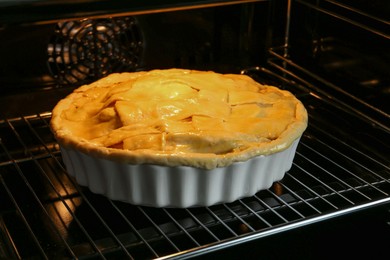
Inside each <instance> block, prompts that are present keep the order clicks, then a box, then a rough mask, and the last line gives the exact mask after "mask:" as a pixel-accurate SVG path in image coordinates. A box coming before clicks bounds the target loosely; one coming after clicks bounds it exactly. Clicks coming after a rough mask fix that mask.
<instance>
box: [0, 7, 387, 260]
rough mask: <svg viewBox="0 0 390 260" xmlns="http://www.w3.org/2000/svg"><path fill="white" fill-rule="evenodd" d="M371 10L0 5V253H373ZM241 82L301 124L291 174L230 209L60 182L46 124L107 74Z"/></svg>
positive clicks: (379, 97)
mask: <svg viewBox="0 0 390 260" xmlns="http://www.w3.org/2000/svg"><path fill="white" fill-rule="evenodd" d="M389 15H390V5H389V4H388V3H387V1H379V0H375V1H366V0H359V1H344V0H244V1H234V0H233V1H212V0H194V1H174V0H163V1H158V3H157V2H156V1H142V2H141V1H104V0H85V1H66V0H60V1H42V0H33V1H1V2H0V39H1V41H0V92H1V95H0V258H2V259H68V258H69V259H118V258H119V259H154V258H160V259H186V258H202V259H208V258H210V259H211V258H216V257H224V258H228V259H236V258H239V257H241V258H260V257H263V258H265V259H281V258H290V259H291V258H299V259H318V258H320V259H321V258H324V259H333V258H338V257H358V258H361V257H363V258H364V257H372V258H376V257H381V256H382V257H383V256H384V255H386V254H387V255H388V254H389V253H388V250H387V246H388V244H389V242H390V241H389V240H390V226H389V222H390V197H389V194H390V145H389V140H390V138H389V137H390V124H389V122H390V120H389V119H390V116H389V113H390V107H389V97H390V34H389V32H390V25H389V24H390V23H389ZM172 67H176V68H188V69H199V70H214V71H217V72H222V73H225V72H226V73H244V74H247V75H249V76H251V77H253V78H254V79H255V80H257V81H259V82H261V83H266V84H272V85H275V86H278V87H280V88H282V89H286V90H289V91H290V92H292V93H293V94H294V95H296V96H297V97H298V98H299V99H300V100H301V101H302V102H303V103H304V105H305V107H306V108H307V111H308V114H309V126H308V128H307V130H306V131H305V133H304V135H303V137H302V138H301V142H300V144H299V146H298V149H297V154H296V156H295V158H294V162H293V167H292V168H291V170H289V171H288V172H287V173H286V175H285V177H284V178H283V179H282V180H280V181H278V182H275V183H274V184H273V186H272V187H271V188H270V189H267V190H263V191H260V192H258V193H257V194H256V195H255V196H252V197H248V198H244V199H240V200H237V201H235V202H232V203H227V204H219V205H214V206H210V207H194V208H185V209H177V208H152V207H144V206H135V205H131V204H128V203H124V202H119V201H114V200H109V199H107V198H106V197H104V196H102V195H97V194H94V193H92V192H91V191H90V190H89V189H88V188H86V187H83V186H80V185H78V184H77V183H76V181H75V180H74V179H73V178H72V177H70V176H69V175H68V173H67V172H66V169H65V167H64V164H63V161H62V157H61V152H60V150H59V146H58V144H57V143H56V141H55V139H54V137H53V135H52V132H51V130H50V128H49V122H50V119H51V111H52V108H53V107H54V105H55V104H56V103H57V102H58V101H59V100H60V99H61V98H63V97H65V96H66V95H67V94H68V93H70V92H71V91H72V90H73V89H75V88H76V87H78V86H80V85H82V84H85V83H88V82H92V81H94V80H97V79H99V78H101V77H103V76H105V75H108V74H110V73H113V72H120V71H141V70H149V69H155V68H172Z"/></svg>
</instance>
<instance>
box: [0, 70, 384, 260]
mask: <svg viewBox="0 0 390 260" xmlns="http://www.w3.org/2000/svg"><path fill="white" fill-rule="evenodd" d="M257 71H267V70H266V69H260V70H257ZM297 79H299V78H298V77H296V78H295V80H297ZM303 82H304V81H303V80H302V81H301V82H299V83H297V82H295V81H293V80H290V81H289V80H286V81H285V82H283V81H281V83H280V84H279V85H280V86H281V87H283V88H286V89H289V90H291V91H292V92H294V93H295V94H296V95H297V96H298V97H299V98H300V100H302V102H303V103H304V105H305V106H306V108H307V110H308V113H309V126H308V129H307V130H306V132H305V133H304V135H303V137H302V139H301V142H300V144H299V146H298V149H297V154H296V157H295V159H294V163H293V167H292V168H291V170H290V171H289V172H288V173H286V175H285V177H284V178H283V179H282V180H281V181H279V182H276V183H275V184H274V185H273V187H272V188H270V189H268V190H264V191H260V192H258V193H257V194H256V195H255V196H253V197H249V198H245V199H241V200H238V201H236V202H233V203H228V204H221V205H215V206H211V207H199V208H188V209H173V208H165V209H164V208H163V209H158V208H149V207H141V206H134V205H129V204H126V203H123V202H118V201H111V200H109V199H107V198H105V197H104V196H101V195H96V194H93V193H91V192H90V191H89V190H88V189H87V188H85V187H80V186H79V185H77V184H76V182H75V181H74V180H73V179H72V178H71V177H70V176H69V175H68V174H67V173H66V170H65V168H64V165H63V163H62V159H61V154H60V151H59V147H58V145H57V143H56V141H55V140H54V138H53V135H52V133H51V131H50V128H49V121H50V117H51V114H50V112H47V113H39V114H34V115H28V116H20V117H17V118H8V119H3V120H1V121H0V201H1V204H0V234H1V235H0V258H21V259H24V258H46V259H52V258H76V259H96V258H101V259H104V258H130V259H131V258H132V259H150V258H187V257H188V258H189V257H194V256H200V255H204V254H206V253H210V252H213V251H216V250H219V249H223V248H226V247H227V246H231V245H238V244H243V243H246V242H248V241H253V240H256V239H259V238H262V237H267V236H270V235H272V234H277V233H281V232H285V231H287V230H290V229H296V228H298V227H302V226H307V225H309V224H311V223H314V222H318V221H324V220H326V219H332V218H335V217H338V216H341V215H348V213H350V212H354V211H358V210H361V209H364V208H372V207H374V206H376V205H380V204H384V203H389V201H390V196H389V194H390V167H389V165H390V161H389V157H388V154H389V147H388V144H387V143H386V140H388V132H387V131H386V129H385V128H382V127H381V126H380V125H376V124H373V122H372V121H370V120H368V119H367V117H364V116H361V115H360V114H356V113H355V112H354V111H351V110H348V107H345V106H341V105H340V104H338V102H334V100H332V99H331V98H329V96H322V95H321V94H319V93H316V92H315V91H314V90H313V89H310V88H309V87H307V86H305V85H302V83H303Z"/></svg>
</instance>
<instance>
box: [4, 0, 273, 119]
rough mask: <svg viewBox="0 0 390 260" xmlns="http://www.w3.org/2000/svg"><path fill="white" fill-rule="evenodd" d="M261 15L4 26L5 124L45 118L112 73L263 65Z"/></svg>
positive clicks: (198, 13) (250, 11)
mask: <svg viewBox="0 0 390 260" xmlns="http://www.w3.org/2000/svg"><path fill="white" fill-rule="evenodd" d="M267 9H268V3H267V2H261V3H259V4H244V5H233V6H224V7H214V8H200V9H194V10H186V11H172V12H161V13H154V14H143V15H131V16H119V17H113V18H111V17H104V18H94V19H81V20H80V19H79V20H73V19H72V20H65V21H58V22H54V23H48V24H46V23H45V24H39V23H30V24H22V25H20V24H5V25H3V26H2V27H1V28H0V38H1V39H2V41H1V42H0V57H1V62H0V91H1V95H0V99H1V100H0V101H1V102H0V103H1V105H0V106H1V107H0V111H1V113H2V116H3V117H8V118H9V117H13V116H18V115H20V114H24V115H26V114H34V113H39V112H44V111H49V110H50V109H51V108H52V107H53V106H54V104H55V103H56V102H57V101H58V99H59V98H61V97H63V96H64V95H66V94H68V93H69V92H70V91H71V90H72V89H73V88H74V87H76V86H79V85H81V84H85V83H88V82H91V81H93V80H96V79H98V78H101V77H103V76H105V75H108V74H110V73H113V72H122V71H137V70H149V69H155V68H172V67H181V68H188V69H200V70H215V71H219V72H235V73H237V72H239V71H240V70H241V69H242V68H245V67H247V66H253V65H254V64H259V62H260V61H261V60H264V57H265V44H266V40H265V39H266V35H267V33H266V30H267V26H265V25H266V24H267V22H268V19H267V15H266V14H267ZM255 14H256V15H255ZM254 25H264V26H254ZM48 93H50V94H48ZM21 103H23V104H24V105H23V106H20V104H21ZM28 104H31V105H30V106H29V105H28Z"/></svg>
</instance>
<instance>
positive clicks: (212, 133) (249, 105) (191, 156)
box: [50, 69, 307, 169]
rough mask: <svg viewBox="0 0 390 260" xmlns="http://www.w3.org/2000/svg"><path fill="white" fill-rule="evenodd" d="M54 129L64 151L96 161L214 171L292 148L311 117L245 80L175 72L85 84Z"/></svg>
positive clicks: (277, 93) (61, 107) (288, 98)
mask: <svg viewBox="0 0 390 260" xmlns="http://www.w3.org/2000/svg"><path fill="white" fill-rule="evenodd" d="M50 124H51V128H52V130H53V132H54V135H55V137H56V139H57V140H58V142H59V144H60V145H61V146H63V147H64V148H68V149H76V150H78V151H81V152H83V153H86V154H88V155H91V156H97V157H100V158H105V159H108V160H114V161H118V162H123V163H130V164H144V163H148V164H158V165H165V166H192V167H197V168H204V169H213V168H216V167H225V166H228V165H230V164H231V163H234V162H239V161H246V160H248V159H250V158H252V157H255V156H261V155H270V154H273V153H276V152H279V151H282V150H284V149H287V148H288V147H289V146H290V145H291V144H292V143H293V142H294V141H295V140H297V139H299V138H300V136H301V135H302V133H303V131H304V130H305V129H306V127H307V112H306V110H305V108H304V106H303V105H302V103H301V102H300V101H299V100H298V99H297V98H295V96H294V95H293V94H291V93H290V92H288V91H285V90H280V89H278V88H276V87H273V86H265V85H261V84H259V83H257V82H256V81H254V80H253V79H251V78H250V77H248V76H245V75H236V74H218V73H215V72H211V71H195V70H184V69H167V70H152V71H148V72H145V71H142V72H133V73H114V74H111V75H109V76H107V77H105V78H103V79H100V80H98V81H96V82H94V83H92V84H89V85H84V86H81V87H79V88H78V89H76V90H74V91H73V93H71V94H70V95H69V96H67V97H66V98H64V99H62V100H61V101H60V102H59V103H58V104H57V105H56V107H55V108H54V110H53V112H52V119H51V123H50Z"/></svg>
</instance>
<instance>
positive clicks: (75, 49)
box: [47, 17, 144, 85]
mask: <svg viewBox="0 0 390 260" xmlns="http://www.w3.org/2000/svg"><path fill="white" fill-rule="evenodd" d="M143 44H144V43H143V37H142V33H141V31H140V28H139V26H138V24H137V21H136V19H135V18H133V17H121V18H111V19H83V20H76V21H66V22H61V23H58V24H57V28H56V29H55V33H54V35H53V36H52V37H51V41H50V43H49V45H48V48H47V52H48V65H49V68H50V71H51V73H52V75H53V77H54V78H55V79H57V81H58V83H59V84H61V85H66V84H74V83H80V82H85V81H87V80H91V79H96V78H100V77H102V76H105V75H108V74H109V73H112V72H120V71H134V70H135V69H137V68H138V67H139V66H140V62H141V57H142V51H143Z"/></svg>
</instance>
